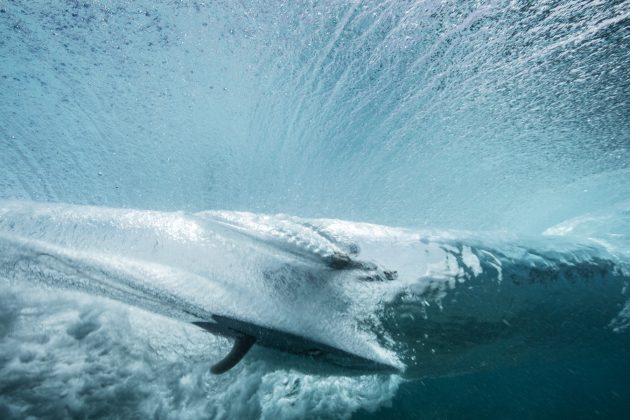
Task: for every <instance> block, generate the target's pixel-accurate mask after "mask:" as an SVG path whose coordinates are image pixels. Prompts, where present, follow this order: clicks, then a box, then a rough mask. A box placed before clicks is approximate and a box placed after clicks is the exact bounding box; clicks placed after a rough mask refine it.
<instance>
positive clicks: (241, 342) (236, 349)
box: [210, 335, 256, 375]
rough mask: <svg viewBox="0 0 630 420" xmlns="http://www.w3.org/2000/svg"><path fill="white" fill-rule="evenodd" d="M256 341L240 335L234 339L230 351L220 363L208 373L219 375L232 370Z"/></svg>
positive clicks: (250, 337)
mask: <svg viewBox="0 0 630 420" xmlns="http://www.w3.org/2000/svg"><path fill="white" fill-rule="evenodd" d="M255 342H256V339H255V338H254V337H252V336H249V335H241V336H239V337H236V338H235V339H234V345H233V346H232V350H230V352H229V353H228V354H227V356H225V357H224V358H223V359H222V360H221V361H219V362H218V363H216V364H215V365H214V366H212V367H211V368H210V372H212V373H214V374H215V375H220V374H222V373H225V372H227V371H228V370H230V369H232V368H233V367H234V366H236V365H237V364H238V362H240V361H241V359H242V358H243V357H245V355H246V354H247V352H248V351H249V349H251V348H252V346H253V345H254V343H255Z"/></svg>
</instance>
